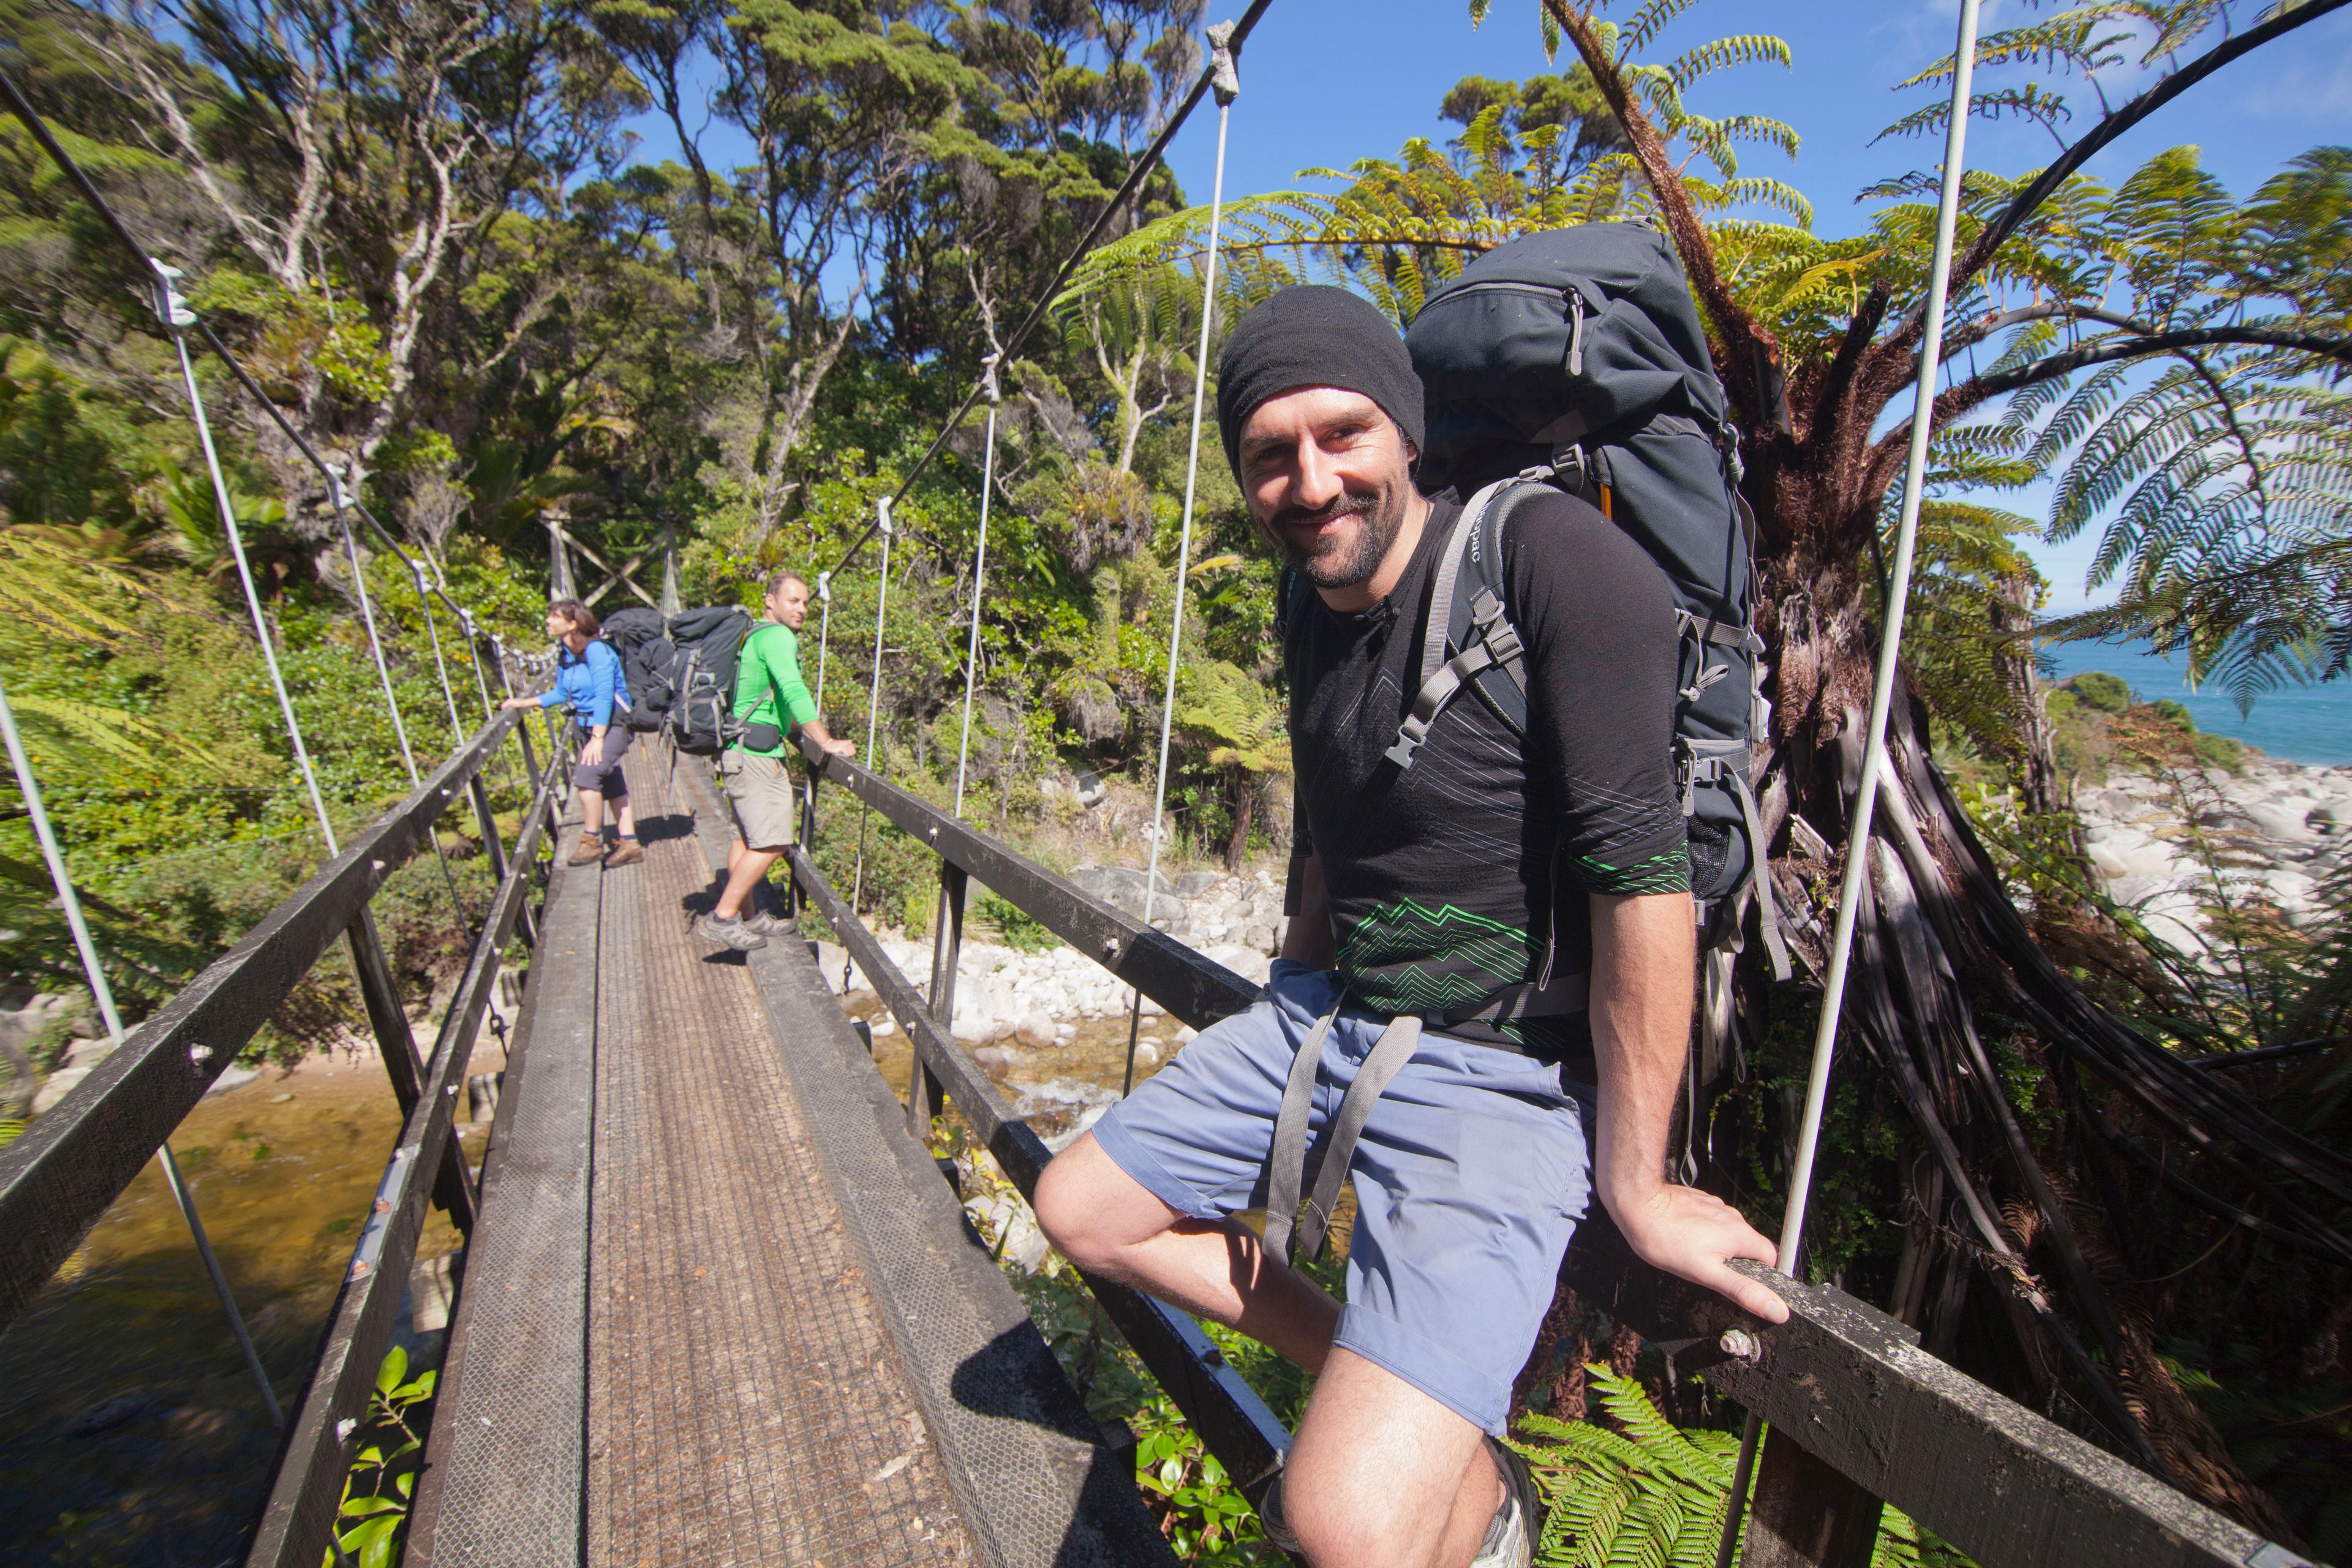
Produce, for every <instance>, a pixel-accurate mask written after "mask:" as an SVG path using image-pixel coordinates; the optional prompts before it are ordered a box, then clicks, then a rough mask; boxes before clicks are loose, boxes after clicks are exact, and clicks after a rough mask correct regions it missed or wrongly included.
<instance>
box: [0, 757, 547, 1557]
mask: <svg viewBox="0 0 2352 1568" xmlns="http://www.w3.org/2000/svg"><path fill="white" fill-rule="evenodd" d="M523 717H524V716H523V715H521V714H519V713H507V714H500V715H499V716H498V717H496V718H494V719H492V720H491V721H489V722H488V723H486V724H484V725H483V726H482V727H481V729H479V730H478V731H475V733H474V734H473V736H472V737H471V738H470V739H468V740H467V742H466V743H465V744H464V745H462V746H461V747H459V748H458V749H457V752H456V753H455V754H453V755H452V756H451V757H450V758H449V759H448V761H447V762H446V763H443V764H442V765H441V766H440V767H439V768H438V769H437V770H436V771H435V772H434V773H432V774H431V775H430V776H429V777H427V778H426V779H425V780H424V781H423V782H422V783H420V784H418V785H417V786H416V787H415V789H414V790H413V791H411V792H410V794H409V795H408V796H407V797H406V798H405V799H404V800H403V801H402V802H401V803H400V804H399V805H396V806H394V808H393V809H392V810H390V811H389V812H387V813H385V814H384V815H383V816H382V817H380V818H379V819H378V820H377V821H376V822H375V824H374V825H373V826H371V827H369V828H368V830H367V831H366V832H364V833H362V835H360V836H359V837H357V838H356V839H354V840H352V843H351V844H350V845H348V846H347V847H344V848H343V849H342V851H341V853H340V854H338V855H336V856H335V857H334V858H332V859H331V860H329V861H328V862H327V863H326V864H325V865H323V866H321V867H320V868H319V870H318V871H317V872H316V873H315V874H314V875H313V876H312V877H311V878H310V880H309V881H308V882H306V883H304V884H303V886H302V887H301V888H300V889H298V890H297V891H296V892H295V893H294V894H293V895H292V896H291V897H290V898H289V899H287V900H285V901H284V902H283V903H281V904H279V905H278V907H277V908H276V909H275V910H271V911H270V912H269V914H268V916H267V917H265V918H264V919H263V920H262V921H261V922H260V923H259V924H258V925H257V926H255V927H254V928H253V929H252V930H251V931H247V933H246V934H245V936H244V938H243V939H242V940H240V941H239V942H237V943H236V946H234V947H232V948H230V949H229V951H228V952H226V953H223V954H222V955H221V956H220V957H219V958H217V959H215V960H214V961H213V963H211V964H210V965H208V966H207V967H206V968H205V971H204V972H203V973H201V974H199V975H197V976H196V978H195V979H194V981H192V982H190V983H189V984H188V985H187V986H186V987H185V988H184V989H183V990H182V991H181V992H180V993H179V994H177V995H175V996H173V998H172V1000H171V1001H170V1002H168V1003H167V1004H165V1005H164V1006H163V1008H162V1009H161V1010H159V1011H158V1012H156V1013H155V1014H154V1015H153V1016H152V1017H150V1018H148V1019H147V1020H146V1021H145V1022H143V1023H142V1024H140V1025H139V1026H137V1027H136V1028H133V1029H131V1031H130V1032H129V1033H128V1034H127V1035H126V1036H125V1037H124V1038H123V1040H122V1042H121V1045H120V1046H118V1047H116V1048H115V1050H114V1051H113V1052H112V1053H111V1054H110V1055H109V1056H107V1057H106V1058H104V1059H103V1060H102V1061H100V1064H99V1065H98V1066H97V1067H96V1068H93V1069H92V1070H91V1072H90V1074H89V1077H88V1078H86V1079H83V1080H82V1081H81V1082H80V1083H79V1084H77V1085H76V1086H75V1087H74V1089H72V1090H71V1091H70V1092H69V1093H68V1094H67V1096H66V1097H65V1099H64V1100H60V1101H59V1102H58V1105H57V1107H56V1108H55V1109H54V1110H50V1111H49V1112H48V1113H47V1115H45V1116H43V1117H41V1118H40V1119H39V1120H37V1121H35V1122H34V1123H33V1124H32V1126H31V1127H30V1128H28V1129H26V1131H25V1133H24V1134H23V1135H22V1136H21V1137H19V1138H18V1139H17V1140H16V1142H13V1143H11V1144H9V1145H8V1146H7V1147H6V1148H5V1149H0V1331H5V1329H6V1328H7V1326H8V1325H9V1324H10V1323H12V1322H14V1321H16V1318H17V1317H18V1315H20V1314H21V1313H22V1312H23V1311H24V1310H26V1307H27V1306H29V1305H30V1304H31V1303H32V1301H33V1300H34V1298H35V1297H36V1296H37V1294H38V1293H39V1291H40V1290H41V1289H42V1287H43V1286H45V1285H46V1284H47V1282H48V1280H49V1279H50V1278H51V1276H53V1275H54V1274H55V1273H56V1272H57V1270H58V1266H59V1265H60V1264H62V1263H64V1262H65V1260H66V1259H67V1258H68V1257H69V1256H70V1255H71V1254H72V1252H73V1250H74V1248H75V1247H79V1245H80V1244H81V1241H82V1238H83V1237H86V1236H87V1235H88V1234H89V1229H90V1227H91V1226H93V1225H95V1224H96V1223H97V1222H98V1220H99V1217H100V1215H103V1214H104V1213H105V1212H106V1210H107V1207H108V1206H109V1205H111V1204H112V1203H113V1202H114V1200H115V1199H116V1198H117V1197H119V1196H120V1195H121V1194H122V1192H123V1191H124V1189H126V1188H128V1187H129V1186H130V1185H131V1182H132V1181H133V1180H134V1179H135V1178H136V1177H137V1176H138V1174H139V1173H140V1172H141V1170H142V1169H143V1168H144V1167H145V1165H146V1163H147V1162H148V1161H149V1160H151V1159H152V1158H153V1157H154V1155H155V1151H156V1150H157V1149H159V1148H161V1147H163V1146H164V1142H165V1140H166V1139H167V1138H168V1137H169V1136H170V1135H171V1133H172V1132H173V1130H174V1129H175V1128H177V1127H178V1126H179V1124H180V1123H181V1121H183V1120H184V1118H185V1117H186V1116H187V1114H188V1112H189V1111H190V1110H194V1108H195V1105H196V1103H197V1102H198V1101H199V1100H202V1099H203V1098H204V1096H205V1091H206V1090H208V1089H210V1088H211V1087H212V1084H213V1080H214V1079H216V1078H218V1077H219V1076H220V1074H221V1072H222V1071H223V1070H224V1069H226V1068H227V1067H228V1065H229V1064H230V1063H231V1062H234V1061H235V1060H236V1057H237V1053H238V1052H239V1051H240V1050H242V1049H243V1048H244V1047H245V1046H246V1044H247V1041H249V1040H250V1039H252V1037H253V1036H254V1034H255V1032H256V1031H257V1030H258V1029H259V1028H260V1027H261V1026H262V1025H263V1024H264V1023H266V1022H268V1019H269V1016H270V1015H271V1014H272V1013H274V1012H276V1011H277V1009H278V1006H279V1005H281V1004H282V1003H283V1002H284V1001H285V1000H286V998H287V997H288V996H289V994H291V993H292V992H293V990H294V987H295V986H296V985H297V984H299V982H300V981H301V980H302V978H303V976H304V975H306V974H308V973H310V968H311V966H312V965H313V964H315V963H318V961H319V959H320V957H321V956H323V955H324V954H325V952H327V950H328V949H329V948H330V947H331V946H332V945H334V943H335V942H337V941H339V940H342V941H348V942H349V944H350V948H351V954H352V967H353V969H354V971H355V972H356V973H357V976H358V980H359V989H360V994H361V997H362V1001H363V1003H364V1005H365V1007H366V1011H367V1015H368V1022H369V1025H370V1027H371V1028H372V1030H373V1034H374V1036H375V1040H376V1044H377V1047H379V1049H380V1050H381V1051H382V1053H383V1066H384V1073H385V1076H386V1077H387V1078H389V1079H391V1081H392V1088H393V1092H394V1097H395V1098H396V1099H397V1100H398V1101H399V1103H400V1108H401V1111H402V1114H403V1115H404V1117H405V1118H406V1123H405V1125H404V1127H403V1129H402V1131H401V1137H400V1142H399V1144H398V1146H397V1147H396V1148H395V1149H394V1151H393V1154H392V1158H391V1160H390V1161H389V1162H388V1163H386V1165H385V1167H384V1175H383V1181H382V1182H381V1183H380V1184H379V1185H378V1187H377V1189H376V1196H375V1202H374V1205H373V1209H372V1211H371V1212H370V1214H369V1215H368V1216H367V1219H366V1222H365V1224H364V1225H363V1226H362V1230H361V1235H360V1239H359V1242H358V1245H357V1247H355V1249H354V1250H353V1253H352V1261H351V1263H350V1265H349V1267H348V1268H347V1269H346V1271H345V1275H344V1281H343V1287H342V1290H341V1294H340V1296H339V1297H338V1299H337V1301H336V1304H335V1311H334V1316H333V1318H332V1320H331V1325H330V1328H329V1331H328V1333H327V1337H326V1340H325V1342H324V1345H323V1348H322V1350H321V1352H320V1358H319V1360H318V1363H316V1367H315V1369H314V1371H313V1372H312V1373H311V1376H310V1381H309V1383H308V1384H307V1385H306V1386H305V1388H304V1391H303V1393H302V1395H301V1398H300V1400H299V1403H298V1405H297V1407H296V1410H295V1414H294V1418H293V1421H292V1424H291V1426H289V1432H288V1437H287V1442H286V1446H285V1447H284V1448H283V1449H282V1450H281V1454H280V1458H279V1463H278V1473H277V1475H276V1477H275V1478H274V1479H273V1482H272V1488H271V1492H270V1498H269V1502H268V1508H267V1510H266V1512H265V1514H264V1517H263V1520H262V1525H261V1537H260V1539H261V1542H263V1543H274V1544H272V1545H271V1548H270V1551H269V1552H268V1554H267V1555H265V1554H263V1552H262V1550H261V1546H260V1545H257V1547H256V1554H255V1556H254V1557H253V1558H252V1559H251V1560H252V1561H255V1562H269V1563H278V1562H284V1563H289V1564H290V1563H298V1562H299V1563H301V1564H302V1568H316V1565H317V1564H318V1563H319V1562H320V1559H321V1557H322V1556H324V1555H325V1554H327V1553H328V1552H329V1551H330V1549H331V1531H332V1525H333V1521H334V1513H335V1509H336V1506H337V1503H338V1501H339V1500H340V1497H341V1489H342V1484H343V1478H344V1473H345V1470H346V1468H347V1466H348V1463H349V1457H350V1447H351V1441H350V1440H351V1437H352V1434H353V1432H354V1431H355V1430H356V1427H357V1426H358V1424H359V1423H361V1422H362V1420H363V1418H364V1417H365V1415H366V1406H367V1395H368V1391H369V1389H370V1388H371V1387H372V1386H373V1380H374V1377H375V1373H376V1367H377V1365H378V1363H380V1362H381V1361H382V1360H383V1355H384V1352H385V1351H386V1350H387V1349H388V1348H389V1347H390V1345H391V1342H392V1331H393V1326H394V1316H395V1314H396V1313H397V1311H398V1309H399V1306H400V1298H401V1292H402V1290H403V1289H404V1288H405V1287H406V1285H407V1282H408V1272H409V1268H410V1266H411V1264H412V1263H413V1262H414V1261H415V1249H416V1238H417V1236H418V1233H419V1232H420V1230H421V1229H422V1226H423V1225H424V1219H425V1203H426V1201H427V1199H428V1197H429V1198H430V1200H431V1201H432V1202H434V1203H435V1204H437V1205H439V1206H440V1207H441V1208H443V1209H444V1210H446V1212H447V1213H448V1215H449V1217H450V1218H451V1220H452V1221H454V1222H455V1223H456V1224H457V1227H458V1228H459V1229H460V1230H461V1231H464V1232H465V1233H467V1235H468V1236H469V1237H470V1236H471V1234H472V1230H473V1223H474V1214H475V1191H474V1181H473V1176H472V1173H471V1172H469V1171H468V1170H467V1166H466V1163H465V1160H464V1158H463V1156H462V1154H461V1153H460V1152H459V1150H458V1149H457V1144H456V1141H455V1139H454V1137H453V1136H452V1123H453V1121H454V1112H455V1110H456V1106H457V1096H458V1092H459V1090H460V1089H462V1088H463V1087H464V1084H465V1073H466V1065H467V1061H468V1060H469V1058H470V1057H471V1054H472V1050H473V1044H474V1037H475V1036H476V1034H477V1033H478V1031H479V1030H480V1027H481V1025H482V1019H483V1015H484V1013H485V1012H486V1011H487V1009H488V1005H489V1001H490V987H491V984H492V981H493V979H494V977H495V975H496V973H497V971H498V965H499V952H500V950H501V949H503V948H504V946H505V945H506V943H507V942H508V940H509V938H510V937H512V936H513V935H514V934H515V932H516V931H517V930H518V929H519V928H527V922H528V921H529V919H530V916H529V903H530V893H531V890H532V889H533V888H534V887H535V886H536V884H537V880H538V869H539V864H538V851H539V847H540V844H541V841H542V839H543V838H544V837H545V835H546V831H547V827H548V824H549V822H550V821H551V812H552V811H553V809H554V803H555V800H556V792H557V789H558V787H559V784H558V781H559V780H560V779H561V777H562V757H561V755H558V756H555V757H552V758H551V759H550V761H549V763H548V764H547V766H546V768H545V769H544V770H542V769H541V766H540V764H539V760H538V756H537V752H536V748H534V747H533V745H532V744H531V739H530V730H529V728H528V727H527V726H526V725H525V724H524V723H523V722H522V719H523ZM509 731H511V732H513V733H514V734H516V735H517V736H519V737H520V742H521V745H522V751H523V756H524V765H525V766H526V767H527V768H528V769H529V770H530V774H531V775H532V776H533V777H534V778H535V779H536V781H537V784H536V789H535V793H534V798H533V799H532V801H531V802H530V806H529V808H528V809H527V810H526V811H525V813H524V815H523V819H522V826H521V828H520V832H519V833H518V834H517V836H516V838H515V841H514V843H513V845H512V846H511V847H509V846H507V845H505V844H504V843H502V842H501V840H500V838H499V828H498V823H497V820H496V818H495V817H494V816H493V815H492V813H491V809H490V799H489V795H488V792H487V790H486V789H485V788H484V787H483V784H482V772H483V770H484V768H485V767H487V766H488V764H489V763H490V762H491V760H492V759H493V758H495V757H497V756H499V754H500V753H501V752H502V750H503V747H504V743H505V742H506V739H507V736H508V734H509ZM461 797H462V798H463V799H464V800H465V801H466V802H467V805H469V806H470V808H471V809H472V811H473V813H474V816H475V820H476V825H477V826H478V829H479V831H480V832H481V835H482V842H483V846H484V849H485V851H486V853H487V854H488V858H489V862H490V866H491V868H492V870H493V873H494V874H495V875H496V876H497V878H498V890H497V892H496V894H495V895H494V896H493V897H492V899H491V900H490V904H489V907H488V910H487V911H486V912H485V913H484V915H483V918H482V921H481V924H480V927H479V930H478V934H477V935H476V938H475V941H474V944H473V949H472V952H471V954H470V956H469V957H468V959H467V967H466V973H465V978H464V980H463V982H462V983H461V984H459V986H458V988H457V994H456V996H455V997H454V998H453V999H452V1001H451V1002H450V1004H449V1008H448V1011H447V1013H446V1016H445V1017H444V1019H443V1022H442V1025H441V1029H440V1034H439V1036H438V1037H437V1038H436V1041H435V1043H434V1047H433V1050H432V1053H431V1054H430V1056H428V1057H423V1058H420V1056H419V1055H418V1052H417V1049H416V1041H415V1037H414V1035H413V1034H412V1033H411V1032H410V1028H409V1024H408V1019H407V1016H406V1014H405V1012H404V1009H403V1007H402V1004H401V996H400V992H399V987H398V985H397V984H396V982H395V980H394V974H393V971H392V965H391V963H390V961H389V959H388V958H387V957H386V956H385V953H384V951H383V942H382V940H381V939H380V938H379V936H378V935H377V932H376V929H375V921H374V919H373V914H372V913H371V910H370V900H372V899H373V897H374V895H375V894H376V892H377V891H378V890H379V889H382V888H383V885H384V882H385V881H386V879H388V878H389V877H390V876H391V874H392V872H393V871H394V868H397V867H399V866H400V865H402V864H403V863H404V862H405V861H406V860H407V859H408V858H410V857H411V856H412V855H414V854H415V853H416V852H417V851H418V850H419V849H421V848H425V847H429V846H431V845H432V844H433V843H434V839H433V835H434V833H435V831H436V825H437V824H438V823H439V821H440V819H441V818H442V816H444V815H446V813H447V812H449V811H450V810H451V809H453V808H454V807H456V806H457V804H458V802H459V800H460V798H461ZM461 914H462V911H461Z"/></svg>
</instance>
